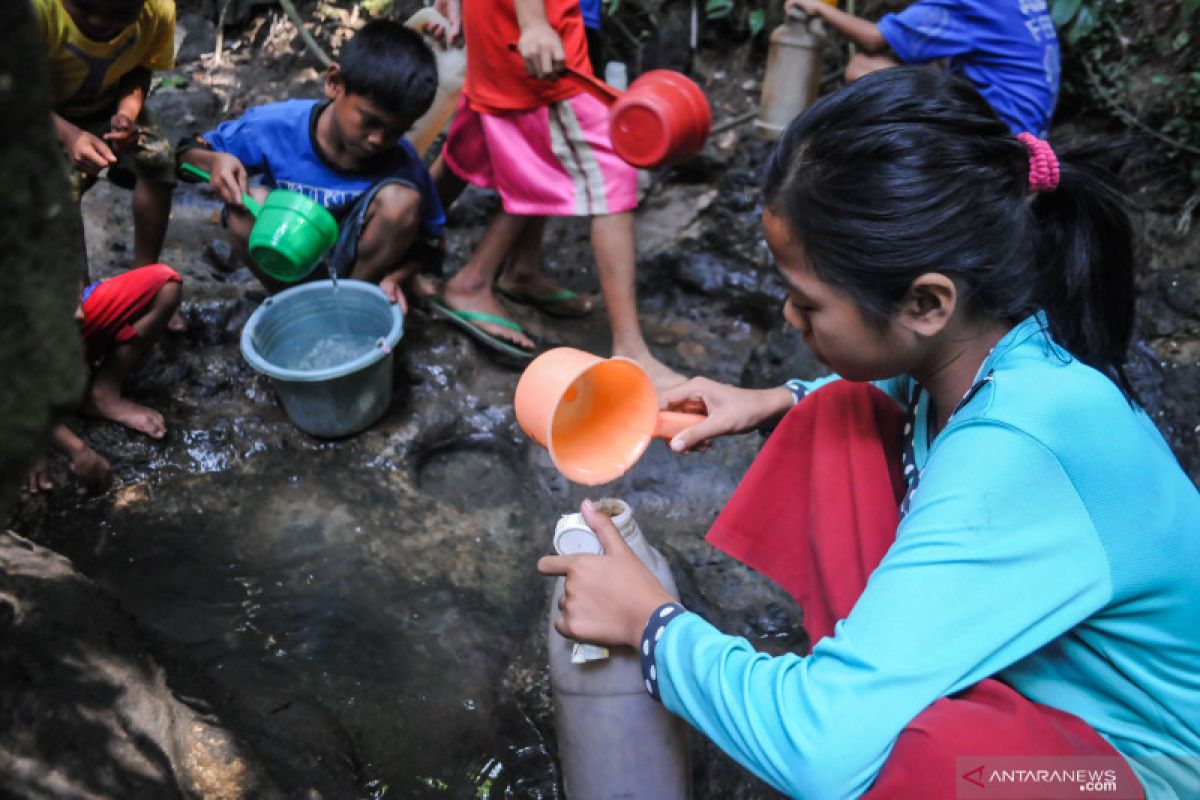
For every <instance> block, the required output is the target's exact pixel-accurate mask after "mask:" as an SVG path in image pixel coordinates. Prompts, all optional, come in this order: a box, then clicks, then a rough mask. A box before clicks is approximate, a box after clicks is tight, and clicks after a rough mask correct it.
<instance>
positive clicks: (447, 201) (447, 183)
mask: <svg viewBox="0 0 1200 800" xmlns="http://www.w3.org/2000/svg"><path fill="white" fill-rule="evenodd" d="M429 174H430V175H431V176H432V177H433V185H434V187H435V188H436V189H437V192H438V197H440V198H441V199H442V208H444V209H447V210H449V208H450V206H452V205H454V201H455V200H457V199H458V198H459V195H461V194H462V193H463V191H464V190H465V189H466V188H467V182H466V181H464V180H463V179H462V178H460V177H458V175H456V174H454V170H452V169H450V168H449V167H448V166H446V159H445V157H444V156H438V157H437V161H434V162H433V166H432V167H430V168H429Z"/></svg>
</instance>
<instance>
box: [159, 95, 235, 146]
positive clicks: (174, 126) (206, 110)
mask: <svg viewBox="0 0 1200 800" xmlns="http://www.w3.org/2000/svg"><path fill="white" fill-rule="evenodd" d="M146 107H147V108H148V109H149V110H150V111H151V112H153V114H154V116H155V117H156V118H157V119H158V124H159V125H160V126H161V129H162V132H163V135H164V136H166V138H167V141H168V142H169V143H170V144H171V145H175V144H177V143H178V142H179V140H180V139H183V138H186V137H190V136H194V135H196V134H199V133H203V132H204V131H206V130H209V129H210V128H212V127H214V126H215V125H216V124H217V122H219V121H220V114H221V100H220V98H219V97H217V95H216V94H214V93H213V92H212V90H211V89H209V88H208V87H206V86H202V85H200V84H196V83H192V84H189V85H188V86H186V87H183V88H178V89H177V88H166V87H164V88H160V89H159V90H158V91H156V92H154V94H152V95H150V97H149V99H147V100H146Z"/></svg>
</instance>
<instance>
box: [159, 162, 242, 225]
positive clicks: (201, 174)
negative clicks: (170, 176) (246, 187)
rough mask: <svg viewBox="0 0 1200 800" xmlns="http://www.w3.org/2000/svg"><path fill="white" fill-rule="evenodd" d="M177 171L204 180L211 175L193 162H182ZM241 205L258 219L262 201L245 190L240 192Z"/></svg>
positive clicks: (209, 179)
mask: <svg viewBox="0 0 1200 800" xmlns="http://www.w3.org/2000/svg"><path fill="white" fill-rule="evenodd" d="M179 171H180V172H182V173H184V174H185V175H191V176H192V177H193V178H201V179H202V180H204V181H211V180H212V176H211V175H209V174H208V173H207V172H205V171H204V170H202V169H200V168H199V167H197V166H196V165H194V164H188V163H186V162H184V163H183V164H180V165H179ZM242 205H244V206H246V210H247V211H249V212H250V214H251V215H252V216H253V217H254V218H255V219H258V215H259V214H261V213H262V203H260V202H258V201H257V200H255V199H254V198H253V197H251V196H250V195H248V194H246V193H245V192H242Z"/></svg>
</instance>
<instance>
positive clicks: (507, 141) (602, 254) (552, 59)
mask: <svg viewBox="0 0 1200 800" xmlns="http://www.w3.org/2000/svg"><path fill="white" fill-rule="evenodd" d="M462 2H463V5H462V8H461V14H462V16H461V19H462V21H463V32H464V37H465V39H466V45H467V53H468V57H467V80H466V85H465V87H464V89H463V99H462V101H461V102H460V104H459V108H458V110H457V112H456V113H455V117H454V121H453V122H452V123H451V125H450V132H449V135H448V137H447V140H446V147H445V151H444V152H443V160H444V163H445V165H446V166H447V167H448V168H449V169H450V171H451V172H453V173H454V174H455V175H457V176H458V177H459V178H461V179H463V180H466V181H468V182H470V183H473V184H475V185H476V186H483V187H486V188H490V189H494V190H495V191H496V192H497V193H498V194H499V195H500V200H501V202H502V204H503V207H504V210H503V211H502V212H500V213H499V214H497V215H496V216H495V217H494V218H493V219H492V220H491V222H490V223H489V225H488V228H487V230H486V231H485V232H484V234H483V238H482V239H480V241H479V244H478V245H477V247H476V249H475V252H474V253H473V254H472V256H471V258H470V259H469V260H468V261H467V263H466V264H465V265H464V266H463V268H462V269H461V270H459V272H458V273H457V274H456V275H455V276H454V277H453V278H452V279H451V280H450V281H449V282H447V284H446V286H445V288H444V291H443V294H442V296H441V297H440V298H438V299H436V300H435V301H434V309H435V311H436V312H437V313H438V314H439V315H440V316H442V317H443V318H445V319H447V320H449V321H451V322H453V323H454V324H456V325H458V326H459V327H460V328H462V329H463V330H464V331H465V332H467V333H468V334H470V335H472V336H473V337H475V338H476V339H478V340H479V341H481V342H483V343H484V344H486V345H488V346H490V347H492V348H493V349H496V350H499V351H501V352H504V353H507V354H508V355H510V356H513V357H516V358H518V359H522V360H528V359H529V358H530V357H532V355H533V354H534V352H535V349H536V348H535V345H534V343H533V341H532V340H531V339H530V338H529V337H528V336H527V335H526V334H525V333H524V331H523V330H522V329H521V326H520V325H518V324H517V323H516V322H514V321H512V320H510V319H508V318H507V317H506V316H505V312H504V309H503V307H501V306H500V304H499V302H498V301H497V299H496V296H495V294H494V293H493V284H494V283H495V280H496V275H497V273H498V271H499V269H500V266H501V263H502V262H503V259H504V257H505V256H506V255H507V254H508V252H509V251H510V250H511V249H512V247H513V245H514V243H516V242H517V241H518V240H519V239H520V238H521V237H522V236H523V235H524V234H525V233H526V228H527V227H528V226H529V225H530V224H531V218H536V217H539V216H587V217H591V219H592V233H591V236H592V251H593V253H594V255H595V259H596V268H597V271H598V273H599V278H600V287H601V291H602V292H603V294H604V301H605V305H606V306H607V308H608V314H609V321H610V323H611V325H612V349H613V354H614V355H621V356H627V357H629V358H633V359H635V360H636V361H638V362H639V363H640V364H641V365H642V366H643V367H645V368H646V370H647V372H649V374H650V376H651V377H652V378H653V379H654V382H655V384H656V385H658V386H659V387H660V388H666V387H668V386H671V385H674V384H676V383H679V382H681V381H682V378H681V377H680V376H679V375H678V374H676V373H675V372H674V371H672V370H671V369H670V368H668V367H666V366H665V365H663V364H662V363H660V362H659V361H658V360H657V359H656V358H654V356H653V355H651V353H650V350H649V348H648V347H647V346H646V342H645V340H644V339H643V338H642V332H641V327H640V325H639V323H638V318H637V308H636V293H635V283H634V277H635V267H636V254H635V251H634V235H633V214H632V212H633V209H635V208H636V207H637V170H636V169H634V168H633V167H631V166H629V165H628V164H626V163H625V162H624V161H622V160H621V159H619V158H618V157H617V156H616V154H615V153H614V152H613V150H612V144H611V142H610V141H609V138H608V109H607V107H606V106H604V104H602V103H601V102H600V101H598V100H596V99H595V98H593V97H591V96H590V95H587V94H583V93H581V90H580V89H579V88H578V87H577V86H575V85H574V84H573V83H571V82H568V81H556V80H552V79H553V78H555V77H556V76H557V75H560V74H562V72H563V71H564V70H565V68H566V67H568V66H569V67H571V68H574V69H577V70H580V71H583V72H590V71H591V66H590V64H589V62H588V51H587V39H586V35H585V31H584V24H583V17H582V15H581V14H580V10H579V5H578V3H577V0H462ZM455 5H456V4H455V3H453V2H451V4H450V8H449V13H450V16H451V18H452V19H451V21H452V23H453V22H454V18H455V17H456V16H457V14H456V11H459V9H456V8H455V7H454V6H455Z"/></svg>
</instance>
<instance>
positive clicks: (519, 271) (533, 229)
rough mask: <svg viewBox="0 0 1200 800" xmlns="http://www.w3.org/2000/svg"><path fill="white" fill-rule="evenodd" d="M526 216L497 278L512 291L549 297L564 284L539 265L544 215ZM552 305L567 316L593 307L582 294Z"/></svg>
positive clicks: (513, 292)
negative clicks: (522, 228)
mask: <svg viewBox="0 0 1200 800" xmlns="http://www.w3.org/2000/svg"><path fill="white" fill-rule="evenodd" d="M527 219H528V220H529V221H528V222H527V223H526V224H525V229H524V230H522V231H521V235H520V236H518V237H517V241H516V242H515V243H514V244H513V248H512V250H511V251H510V252H509V254H508V259H507V261H506V262H505V264H504V269H503V271H502V272H501V273H500V277H499V278H498V282H499V284H500V286H501V287H503V288H504V289H505V290H506V291H508V292H511V293H512V294H514V295H518V296H526V297H552V296H553V295H554V294H555V293H557V292H561V291H563V288H562V287H561V286H559V285H558V283H557V282H556V281H555V280H554V279H553V278H551V277H550V276H549V275H547V274H546V272H545V270H544V269H542V236H543V234H544V233H545V230H546V218H545V217H527ZM555 305H556V306H558V307H560V308H561V309H562V311H563V312H564V313H566V314H568V315H570V316H575V315H580V314H586V313H587V312H588V311H590V310H591V309H592V301H591V299H590V298H587V297H584V296H582V295H576V296H575V297H572V298H570V299H565V300H561V301H556V302H555Z"/></svg>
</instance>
